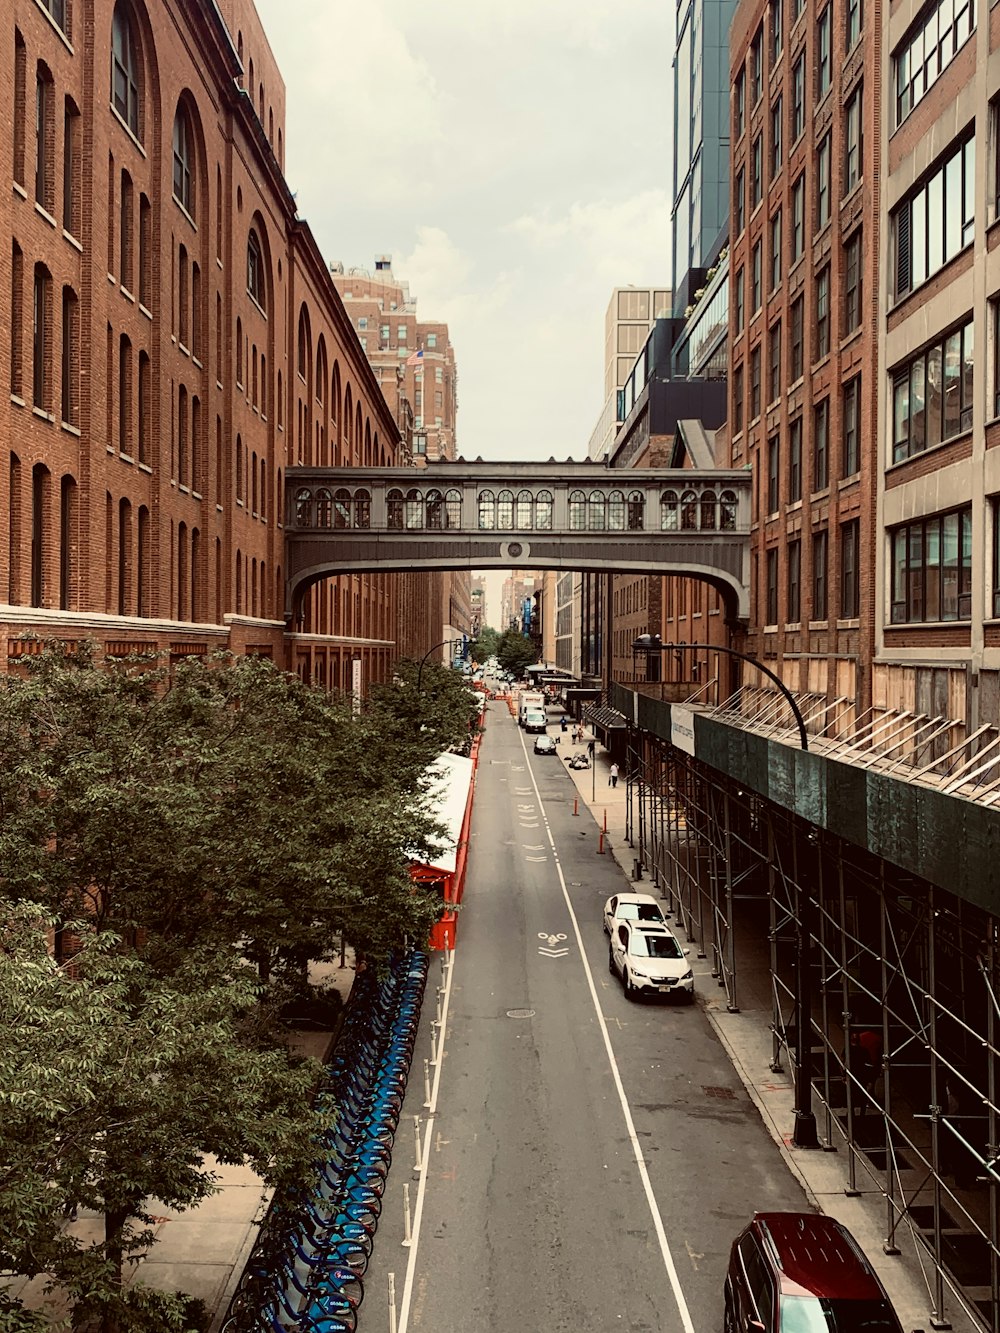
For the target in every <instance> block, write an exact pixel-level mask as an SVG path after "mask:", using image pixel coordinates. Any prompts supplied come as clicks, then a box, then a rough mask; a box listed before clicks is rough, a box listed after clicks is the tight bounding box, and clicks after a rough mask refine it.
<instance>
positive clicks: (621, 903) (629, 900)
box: [604, 893, 667, 935]
mask: <svg viewBox="0 0 1000 1333" xmlns="http://www.w3.org/2000/svg"><path fill="white" fill-rule="evenodd" d="M616 921H649V922H651V923H654V924H656V925H660V926H665V925H666V924H667V922H666V918H665V917H664V915H663V908H662V907H661V906H660V904H659V903H658V902H657V901H656V899H655V898H654V897H653V896H652V895H651V894H649V893H616V894H613V895H612V896H611V897H610V898H609V899H608V901H607V902H606V903H605V904H604V933H605V935H610V934H611V931H612V930H613V929H614V925H615V922H616Z"/></svg>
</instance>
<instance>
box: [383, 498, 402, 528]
mask: <svg viewBox="0 0 1000 1333" xmlns="http://www.w3.org/2000/svg"><path fill="white" fill-rule="evenodd" d="M385 506H386V515H385V525H386V527H387V528H393V529H396V530H398V529H400V528H402V526H403V492H402V491H397V490H392V491H389V492H388V494H387V495H386V497H385Z"/></svg>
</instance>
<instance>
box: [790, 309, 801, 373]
mask: <svg viewBox="0 0 1000 1333" xmlns="http://www.w3.org/2000/svg"><path fill="white" fill-rule="evenodd" d="M803 316H804V301H803V298H802V297H801V296H800V297H798V299H797V300H795V301H794V302H793V303H792V314H791V322H790V328H789V340H788V378H789V382H790V383H792V384H794V383H795V381H796V380H800V379H801V378H802V369H803V355H802V337H803Z"/></svg>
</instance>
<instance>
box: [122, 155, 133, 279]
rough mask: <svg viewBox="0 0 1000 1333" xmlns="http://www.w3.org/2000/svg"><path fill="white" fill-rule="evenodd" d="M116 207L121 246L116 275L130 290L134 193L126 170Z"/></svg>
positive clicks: (123, 173)
mask: <svg viewBox="0 0 1000 1333" xmlns="http://www.w3.org/2000/svg"><path fill="white" fill-rule="evenodd" d="M118 207H119V233H118V239H119V245H120V247H121V259H120V263H119V268H118V276H119V280H120V281H121V285H122V286H123V287H124V288H125V290H126V291H128V292H131V291H134V290H135V288H134V283H135V241H134V237H135V194H134V191H133V189H132V177H131V176H130V175H129V174H128V172H127V171H123V172H122V188H121V197H120V199H119V204H118Z"/></svg>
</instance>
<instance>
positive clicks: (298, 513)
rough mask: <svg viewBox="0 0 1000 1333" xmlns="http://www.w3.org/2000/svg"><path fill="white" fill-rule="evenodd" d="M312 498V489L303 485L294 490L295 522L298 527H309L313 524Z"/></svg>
mask: <svg viewBox="0 0 1000 1333" xmlns="http://www.w3.org/2000/svg"><path fill="white" fill-rule="evenodd" d="M312 498H313V494H312V491H310V490H307V489H306V488H305V487H302V488H301V489H300V490H297V491H296V492H295V522H296V524H297V525H298V526H299V527H300V528H311V527H312V526H313V516H312V508H313V503H312Z"/></svg>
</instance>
